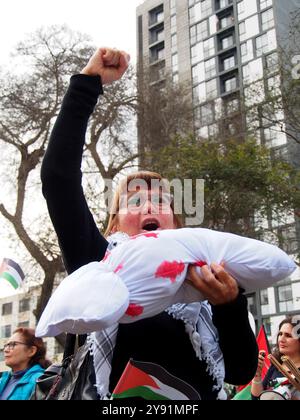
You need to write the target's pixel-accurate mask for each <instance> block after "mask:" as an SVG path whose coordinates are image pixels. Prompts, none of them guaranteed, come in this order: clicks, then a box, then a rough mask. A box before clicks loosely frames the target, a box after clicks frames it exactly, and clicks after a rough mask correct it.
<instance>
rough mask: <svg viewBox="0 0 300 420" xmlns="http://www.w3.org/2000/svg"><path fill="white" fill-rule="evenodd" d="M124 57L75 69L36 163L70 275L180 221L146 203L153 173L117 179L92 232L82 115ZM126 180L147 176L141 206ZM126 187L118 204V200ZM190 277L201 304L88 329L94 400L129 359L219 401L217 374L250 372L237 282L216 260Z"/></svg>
mask: <svg viewBox="0 0 300 420" xmlns="http://www.w3.org/2000/svg"><path fill="white" fill-rule="evenodd" d="M128 64H129V56H128V55H127V54H126V53H125V52H123V51H118V50H116V49H109V48H99V49H97V50H96V52H95V53H94V54H93V56H92V57H91V59H90V60H89V62H88V63H87V65H86V66H85V67H84V69H83V70H82V71H81V73H80V74H77V75H74V76H72V78H71V81H70V86H69V88H68V91H67V93H66V95H65V98H64V100H63V104H62V107H61V110H60V113H59V115H58V118H57V120H56V123H55V125H54V127H53V130H52V133H51V138H50V142H49V145H48V148H47V151H46V154H45V157H44V160H43V164H42V172H41V178H42V188H43V194H44V197H45V198H46V201H47V205H48V210H49V214H50V217H51V220H52V223H53V225H54V228H55V231H56V233H57V236H58V240H59V244H60V247H61V251H62V255H63V259H64V263H65V266H66V269H67V271H68V273H69V274H70V273H72V272H74V271H75V270H77V269H78V268H79V267H81V266H83V265H85V264H88V263H89V262H92V261H99V260H102V259H103V258H104V256H105V253H106V252H107V250H109V249H111V248H112V247H114V246H118V244H119V243H120V242H122V241H123V240H126V239H124V237H128V235H129V236H134V235H137V234H140V233H145V232H148V231H150V230H151V231H153V230H157V229H160V230H161V229H177V228H180V227H182V223H181V221H180V219H179V218H178V216H177V215H175V214H174V211H173V203H172V202H170V203H169V204H166V203H165V202H164V201H163V200H161V201H158V202H157V201H155V200H152V196H154V195H156V196H157V193H158V191H156V190H153V189H151V181H152V180H161V179H162V177H161V175H159V174H156V173H154V172H151V171H140V172H137V173H134V174H130V175H129V176H127V177H126V180H125V181H123V182H121V184H120V186H119V188H118V190H117V192H116V196H115V200H114V201H113V202H114V205H113V209H112V211H111V213H110V219H109V222H108V228H107V232H106V235H102V234H101V233H100V232H99V229H98V227H97V226H96V224H95V221H94V219H93V216H92V214H91V212H90V210H89V208H88V206H87V203H86V199H85V196H84V192H83V188H82V183H81V180H82V173H81V161H82V154H83V148H84V142H85V133H86V129H87V124H88V120H89V117H90V115H91V114H92V112H93V110H94V107H95V105H96V103H97V100H98V97H99V95H100V94H103V86H104V85H107V84H109V83H112V82H114V81H117V80H119V79H120V78H121V77H122V76H123V74H124V73H125V71H126V69H127V67H128ZM133 179H142V180H144V181H146V184H147V187H146V188H145V189H144V190H143V191H142V192H143V193H144V194H145V199H144V201H143V204H142V205H140V203H139V205H137V204H135V203H134V202H132V200H131V193H130V192H129V191H128V185H129V183H130V181H131V180H133ZM124 192H125V193H126V194H125V195H127V200H128V201H126V202H125V203H124V200H120V199H119V198H120V196H121V195H122V193H124ZM139 192H141V191H139ZM127 193H128V194H127ZM154 201H155V203H156V204H155V205H154V204H153V203H154ZM124 206H125V208H124ZM166 206H168V211H166ZM124 233H125V234H126V235H124ZM189 281H191V282H192V283H193V284H194V286H195V287H197V289H198V290H199V291H201V293H202V294H203V295H204V296H205V298H206V301H205V302H202V303H200V302H199V303H198V302H196V303H193V304H187V305H183V304H176V305H173V306H172V307H170V308H168V309H167V310H166V311H164V312H162V313H160V314H158V315H156V316H153V317H150V318H146V319H143V320H139V321H137V322H133V323H131V324H120V325H116V326H113V327H111V328H109V329H107V330H105V331H101V332H99V333H95V334H92V336H93V337H91V339H92V340H94V341H93V342H94V351H93V358H94V368H95V374H96V384H97V391H98V395H99V398H101V399H102V398H107V397H109V395H110V394H111V393H112V392H113V390H114V388H115V386H116V384H117V382H118V380H119V378H120V376H121V374H122V372H123V371H124V369H125V366H126V364H127V362H128V361H129V359H130V358H133V359H135V360H139V361H144V362H152V363H156V364H159V365H160V366H162V367H163V368H164V369H166V370H167V371H168V372H169V373H171V374H172V375H174V376H177V377H178V378H180V379H182V380H184V381H185V382H187V383H188V384H189V385H191V386H193V387H194V388H195V390H196V391H197V392H198V394H199V396H200V398H201V399H203V400H214V399H222V398H226V394H225V392H224V390H223V383H224V380H226V382H229V383H232V384H236V385H238V384H243V383H246V382H249V381H250V380H251V378H253V376H254V374H255V370H256V365H257V355H258V350H257V344H256V340H255V336H254V334H253V332H252V330H251V327H250V325H249V320H248V310H247V299H246V297H245V296H244V295H243V293H242V291H241V290H240V289H239V288H238V285H237V282H236V281H235V279H234V278H232V277H231V276H230V275H229V274H228V273H227V272H226V271H225V270H224V268H223V266H222V265H218V264H215V265H213V266H212V267H210V266H207V265H206V266H203V267H202V268H201V276H200V275H199V274H198V273H197V272H196V269H195V268H194V267H193V268H191V269H190V270H189ZM237 348H238V352H237V351H236V349H237ZM241 367H242V368H241Z"/></svg>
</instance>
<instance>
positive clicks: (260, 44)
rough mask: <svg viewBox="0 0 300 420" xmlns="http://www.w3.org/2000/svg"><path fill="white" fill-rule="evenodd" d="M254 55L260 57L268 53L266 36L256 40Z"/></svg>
mask: <svg viewBox="0 0 300 420" xmlns="http://www.w3.org/2000/svg"><path fill="white" fill-rule="evenodd" d="M255 44H256V55H257V57H260V56H261V55H262V54H263V53H265V52H268V50H269V45H268V36H267V34H263V35H261V36H259V37H257V38H256V40H255Z"/></svg>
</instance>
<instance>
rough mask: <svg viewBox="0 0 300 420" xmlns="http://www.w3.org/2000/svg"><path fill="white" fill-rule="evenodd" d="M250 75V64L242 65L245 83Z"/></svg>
mask: <svg viewBox="0 0 300 420" xmlns="http://www.w3.org/2000/svg"><path fill="white" fill-rule="evenodd" d="M250 75H251V74H250V65H249V64H246V65H245V66H243V80H244V82H245V83H249V81H250Z"/></svg>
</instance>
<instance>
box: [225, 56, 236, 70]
mask: <svg viewBox="0 0 300 420" xmlns="http://www.w3.org/2000/svg"><path fill="white" fill-rule="evenodd" d="M234 66H235V57H234V55H231V56H230V57H227V58H224V60H223V70H229V69H232V67H234Z"/></svg>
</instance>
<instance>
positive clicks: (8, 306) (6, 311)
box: [2, 302, 13, 315]
mask: <svg viewBox="0 0 300 420" xmlns="http://www.w3.org/2000/svg"><path fill="white" fill-rule="evenodd" d="M12 308H13V304H12V302H9V303H3V305H2V315H11V314H12Z"/></svg>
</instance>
